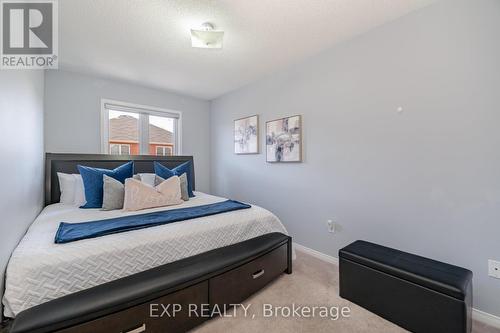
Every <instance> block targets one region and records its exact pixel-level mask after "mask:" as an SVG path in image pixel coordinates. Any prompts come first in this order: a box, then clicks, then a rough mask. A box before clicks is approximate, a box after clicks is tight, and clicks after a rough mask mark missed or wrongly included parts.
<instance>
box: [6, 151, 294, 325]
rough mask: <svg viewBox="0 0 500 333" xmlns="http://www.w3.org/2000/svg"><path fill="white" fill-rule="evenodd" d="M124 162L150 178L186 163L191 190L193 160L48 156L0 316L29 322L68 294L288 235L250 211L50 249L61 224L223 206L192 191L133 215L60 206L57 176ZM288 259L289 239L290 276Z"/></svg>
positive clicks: (271, 218)
mask: <svg viewBox="0 0 500 333" xmlns="http://www.w3.org/2000/svg"><path fill="white" fill-rule="evenodd" d="M125 160H134V162H135V169H136V170H135V172H136V173H138V172H152V171H153V170H152V168H153V167H152V163H153V161H155V160H156V161H160V162H161V163H162V164H164V165H165V166H167V167H175V166H177V165H179V164H181V163H184V162H186V161H191V168H193V169H192V172H191V174H192V182H193V187H194V164H193V162H194V161H193V158H192V157H191V156H180V157H179V156H176V157H157V156H126V157H125V156H110V155H76V154H47V156H46V192H45V193H46V196H45V197H46V205H47V206H46V207H45V208H44V210H43V211H42V212H41V214H40V215H39V216H38V217H37V218H36V220H35V221H34V223H33V224H32V225H31V226H30V228H29V230H28V232H27V233H26V235H25V237H24V238H23V239H22V241H21V242H20V244H19V245H18V247H17V248H16V249H15V251H14V252H13V254H12V257H11V259H10V262H9V264H8V267H7V272H6V285H5V294H4V298H3V304H4V306H5V309H4V314H5V316H6V317H10V318H14V317H16V316H18V315H19V314H20V313H23V311H25V312H27V311H26V310H28V309H31V312H30V316H34V314H33V309H38V308H39V307H41V306H43V305H44V304H47V303H51V301H53V300H60V299H64V297H67V296H68V295H72V294H75V293H77V294H78V292H82V291H86V290H90V289H92V288H95V287H97V286H100V285H103V284H106V283H110V282H112V281H116V280H120V279H124V278H126V277H130V276H134V275H137V274H139V273H141V272H144V271H148V270H154V269H157V268H159V267H167V265H168V264H172V263H175V262H177V261H179V260H189V258H194V257H196V256H199V255H201V254H203V253H208V252H210V251H217V250H220V251H223V249H224V248H228V247H229V246H231V245H235V244H238V243H242V242H245V241H248V240H252V239H258V238H259V237H262V236H263V235H267V234H271V233H279V234H282V235H286V234H287V232H286V230H285V228H284V227H283V225H282V224H281V222H280V221H279V219H278V218H277V217H276V216H275V215H274V214H272V213H271V212H269V211H267V210H265V209H263V208H261V207H258V206H255V205H252V207H251V208H249V209H244V210H239V211H234V212H229V213H223V214H218V215H213V216H206V217H201V218H195V219H192V220H187V221H182V222H178V223H172V224H167V225H162V226H156V227H151V228H145V229H140V230H134V231H129V232H123V233H117V234H113V235H107V236H103V237H98V238H92V239H85V240H80V241H76V242H72V243H68V244H55V243H54V235H55V232H56V230H57V228H58V225H59V222H62V221H64V222H84V221H93V220H99V219H101V220H102V219H108V218H114V217H118V216H126V215H134V214H144V213H147V212H154V211H159V210H169V209H175V208H180V207H195V206H200V205H205V204H211V203H216V202H221V201H224V200H226V199H225V198H221V197H217V196H212V195H209V194H206V193H202V192H195V195H196V196H195V197H194V198H191V199H190V200H189V201H187V202H185V203H183V204H181V205H180V206H172V207H161V208H155V209H148V210H145V211H139V212H124V211H121V210H115V211H101V210H99V209H80V208H77V207H74V206H72V205H65V204H61V203H58V201H59V187H58V181H57V172H65V173H76V172H77V171H76V170H77V168H76V166H77V165H78V164H84V165H89V166H95V167H103V168H113V167H115V166H117V165H119V164H121V163H123V161H125ZM270 250H271V249H270ZM240 255H241V254H240ZM291 256H292V251H291V239H288V240H287V248H286V258H285V259H286V269H285V271H287V272H289V273H291ZM243 257H244V256H243ZM243 257H242V258H243ZM247 259H248V258H246V259H245V260H242V261H241V263H242V265H243V263H247V262H248V260H247ZM254 259H255V258H254ZM280 260H281V259H280ZM233 266H234V265H233ZM278 266H279V265H278ZM208 273H213V272H207V274H208ZM225 273H227V271H225ZM42 312H43V311H42ZM35 314H36V312H35ZM94 319H95V318H94ZM143 331H148V332H149V331H151V330H143ZM138 332H139V331H138Z"/></svg>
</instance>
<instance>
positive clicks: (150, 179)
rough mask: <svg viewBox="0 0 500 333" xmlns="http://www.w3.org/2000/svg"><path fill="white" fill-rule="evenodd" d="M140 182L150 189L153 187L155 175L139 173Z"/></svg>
mask: <svg viewBox="0 0 500 333" xmlns="http://www.w3.org/2000/svg"><path fill="white" fill-rule="evenodd" d="M139 176H140V177H141V182H143V183H145V184H148V185H149V186H151V187H155V178H156V174H154V173H140V174H139Z"/></svg>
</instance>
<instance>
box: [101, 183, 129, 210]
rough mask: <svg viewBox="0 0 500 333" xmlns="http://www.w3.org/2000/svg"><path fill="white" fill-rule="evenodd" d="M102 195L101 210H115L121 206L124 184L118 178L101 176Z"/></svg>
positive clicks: (123, 196)
mask: <svg viewBox="0 0 500 333" xmlns="http://www.w3.org/2000/svg"><path fill="white" fill-rule="evenodd" d="M102 180H103V182H104V186H103V197H102V208H101V210H115V209H122V208H123V199H124V198H125V186H124V185H123V184H122V183H121V182H119V181H118V180H116V179H114V178H112V177H109V176H107V175H104V176H103V179H102Z"/></svg>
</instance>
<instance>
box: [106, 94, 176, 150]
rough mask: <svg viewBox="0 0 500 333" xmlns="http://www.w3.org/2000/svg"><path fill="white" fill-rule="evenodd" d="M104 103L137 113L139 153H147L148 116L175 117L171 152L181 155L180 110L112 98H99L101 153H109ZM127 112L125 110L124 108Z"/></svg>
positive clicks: (107, 118)
mask: <svg viewBox="0 0 500 333" xmlns="http://www.w3.org/2000/svg"><path fill="white" fill-rule="evenodd" d="M106 104H112V105H115V106H118V107H121V108H123V109H128V112H134V113H138V114H139V154H140V155H149V116H150V115H152V116H159V117H171V118H172V115H174V117H175V118H177V121H175V122H174V123H175V127H174V149H173V152H172V154H173V155H174V156H175V155H182V112H181V111H176V110H169V109H163V108H158V107H155V106H149V105H141V104H135V103H129V102H123V101H117V100H113V99H107V98H101V153H102V154H109V110H108V109H107V108H106ZM124 111H125V112H127V111H126V110H124Z"/></svg>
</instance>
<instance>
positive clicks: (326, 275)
mask: <svg viewBox="0 0 500 333" xmlns="http://www.w3.org/2000/svg"><path fill="white" fill-rule="evenodd" d="M292 302H294V303H295V304H297V305H310V306H314V305H316V306H319V305H328V306H336V307H339V308H341V307H343V306H349V307H350V309H351V315H350V317H349V318H340V319H338V320H336V321H334V320H331V319H329V318H320V317H315V318H283V317H277V318H263V317H262V305H263V303H270V304H273V305H275V306H277V305H285V306H286V305H288V306H289V305H291V303H292ZM244 304H245V305H248V304H251V307H250V308H249V310H248V316H247V317H245V316H244V311H243V310H242V309H241V308H240V309H238V310H237V311H236V317H234V318H220V317H219V318H214V319H212V320H209V321H208V322H206V323H205V324H203V325H201V326H199V327H197V328H196V329H194V330H193V331H192V333H209V332H210V333H212V332H241V333H245V332H248V333H257V332H315V333H316V332H317V333H320V332H348V333H350V332H353V333H358V332H370V333H377V332H380V333H391V332H406V331H405V330H404V329H402V328H400V327H398V326H396V325H394V324H392V323H390V322H388V321H386V320H384V319H382V318H380V317H378V316H376V315H374V314H372V313H371V312H369V311H367V310H364V309H363V308H361V307H359V306H357V305H355V304H353V303H350V302H348V301H346V300H343V299H342V298H340V297H339V296H338V274H337V266H334V265H331V264H327V263H325V262H323V261H321V260H319V259H317V258H314V257H311V256H309V255H307V254H305V253H302V252H297V260H295V261H294V272H293V274H292V275H286V274H285V275H283V276H281V277H280V278H279V279H277V280H276V281H275V282H273V283H272V284H270V285H269V286H267V287H266V288H265V289H263V290H261V291H260V292H259V293H257V294H255V295H254V296H252V297H251V298H249V299H248V300H247V301H246V302H245V303H244ZM253 314H255V318H252V315H253ZM473 332H474V333H500V330H497V329H494V328H491V327H487V326H485V325H483V324H481V323H478V322H474V325H473Z"/></svg>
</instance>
